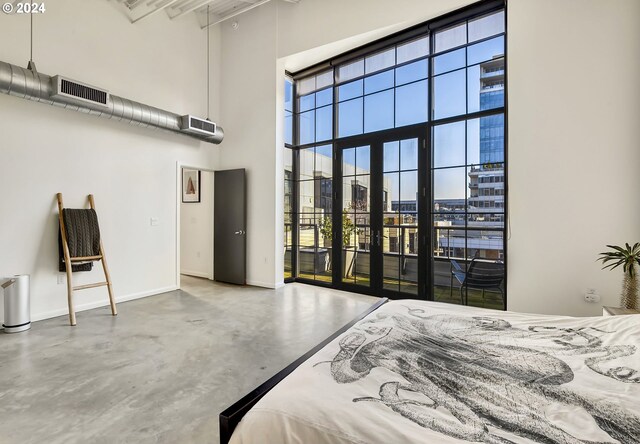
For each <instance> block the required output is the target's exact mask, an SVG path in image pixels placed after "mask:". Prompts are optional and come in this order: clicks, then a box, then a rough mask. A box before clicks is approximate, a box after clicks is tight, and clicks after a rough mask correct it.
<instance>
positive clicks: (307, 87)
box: [296, 76, 316, 96]
mask: <svg viewBox="0 0 640 444" xmlns="http://www.w3.org/2000/svg"><path fill="white" fill-rule="evenodd" d="M296 88H297V90H296V92H297V93H298V96H304V95H305V94H309V93H310V92H313V91H314V90H315V89H316V78H315V76H312V77H307V78H306V79H302V80H298V81H296Z"/></svg>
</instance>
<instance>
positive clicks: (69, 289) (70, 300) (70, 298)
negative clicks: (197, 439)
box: [57, 193, 118, 325]
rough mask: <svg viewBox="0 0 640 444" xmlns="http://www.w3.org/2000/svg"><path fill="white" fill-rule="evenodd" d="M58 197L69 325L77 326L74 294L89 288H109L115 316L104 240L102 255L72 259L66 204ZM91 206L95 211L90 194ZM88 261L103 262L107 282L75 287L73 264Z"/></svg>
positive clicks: (60, 195) (58, 195)
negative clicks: (64, 210)
mask: <svg viewBox="0 0 640 444" xmlns="http://www.w3.org/2000/svg"><path fill="white" fill-rule="evenodd" d="M57 197H58V218H59V220H60V235H61V236H62V250H63V252H64V265H65V268H66V270H67V302H68V304H69V323H70V324H71V325H76V312H75V309H74V308H73V292H74V291H76V290H86V289H88V288H96V287H107V289H108V291H109V302H110V304H111V314H112V315H113V316H115V315H117V314H118V310H117V309H116V302H115V300H114V298H113V287H112V285H111V275H110V274H109V267H107V259H106V258H105V254H104V247H103V246H102V239H100V254H99V255H98V256H85V257H71V255H70V254H69V244H68V243H67V229H66V227H65V226H64V218H63V217H62V210H63V209H64V203H63V201H62V193H58V194H57ZM89 205H90V206H91V209H92V210H95V209H96V207H95V202H94V201H93V194H89ZM88 261H101V262H102V270H103V271H104V277H105V279H106V280H105V282H97V283H95V284H85V285H78V286H76V287H74V286H73V282H72V279H73V277H72V271H73V270H72V264H73V263H74V262H88Z"/></svg>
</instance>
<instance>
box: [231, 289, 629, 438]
mask: <svg viewBox="0 0 640 444" xmlns="http://www.w3.org/2000/svg"><path fill="white" fill-rule="evenodd" d="M639 348H640V316H638V315H629V316H615V317H593V318H573V317H564V316H546V315H532V314H522V313H514V312H502V311H494V310H485V309H477V308H472V307H463V306H455V305H449V304H442V303H434V302H424V301H415V300H402V301H394V302H389V303H387V304H385V305H383V306H381V307H380V308H378V309H377V310H376V311H374V312H373V313H371V314H370V315H368V316H367V317H365V318H364V319H363V320H361V321H360V322H358V323H356V324H355V325H354V326H353V327H352V328H350V329H349V330H347V331H346V332H345V333H343V334H342V335H340V336H339V337H337V338H336V339H335V340H334V341H332V342H331V343H329V344H328V345H327V346H326V347H324V348H323V349H321V350H320V351H319V352H318V353H316V354H315V355H313V356H312V357H311V358H310V359H308V360H307V361H306V362H305V363H303V364H302V365H301V366H299V367H298V368H297V369H296V370H295V371H294V372H292V373H291V374H290V375H289V376H287V377H286V378H285V379H284V380H283V381H281V382H280V383H279V384H278V385H277V386H276V387H275V388H273V389H272V390H271V391H270V392H269V393H267V394H266V395H265V396H264V397H263V398H262V399H261V400H260V401H259V402H258V403H257V404H256V405H255V406H254V407H253V408H252V409H251V410H250V411H249V412H248V413H247V414H246V415H245V416H244V418H243V419H242V421H241V422H240V424H239V425H238V427H237V428H236V430H235V432H234V434H233V436H232V438H231V443H233V444H269V443H273V444H276V443H277V444H290V443H305V444H307V443H314V444H325V443H333V444H338V443H339V444H342V443H344V444H346V443H367V444H372V443H381V444H382V443H384V444H390V443H403V444H404V443H460V442H465V443H466V442H481V443H566V444H571V443H585V442H599V443H616V442H620V443H640V372H639V370H640V350H639Z"/></svg>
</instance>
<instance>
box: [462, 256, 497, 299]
mask: <svg viewBox="0 0 640 444" xmlns="http://www.w3.org/2000/svg"><path fill="white" fill-rule="evenodd" d="M451 275H452V278H456V280H457V281H458V282H459V283H460V303H461V304H464V303H465V300H464V296H465V293H464V292H463V289H464V288H476V289H478V290H482V299H484V292H485V290H497V291H498V292H500V297H501V298H502V300H504V291H503V290H502V283H503V282H504V264H503V263H502V262H498V261H496V262H485V261H479V260H478V259H477V258H473V259H472V260H471V262H470V263H469V268H468V269H467V271H465V270H464V268H462V267H461V266H460V264H458V262H456V261H455V260H454V259H451ZM466 302H467V303H468V302H469V301H468V295H467V301H466Z"/></svg>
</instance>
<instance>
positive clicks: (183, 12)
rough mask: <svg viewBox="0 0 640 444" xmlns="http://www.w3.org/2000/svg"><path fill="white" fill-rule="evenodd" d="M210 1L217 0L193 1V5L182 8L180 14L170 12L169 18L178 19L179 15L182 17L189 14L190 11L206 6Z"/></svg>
mask: <svg viewBox="0 0 640 444" xmlns="http://www.w3.org/2000/svg"><path fill="white" fill-rule="evenodd" d="M210 3H215V0H213V1H212V0H201V1H196V2H195V3H192V4H191V6H189V7H187V8H186V9H182V10H180V12H179V13H178V14H175V15H171V14H169V18H171V20H173V19H177V18H178V17H182V16H183V15H186V14H189V13H190V12H193V11H195V10H196V9H198V8H200V7H202V6H206V5H208V4H210Z"/></svg>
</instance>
